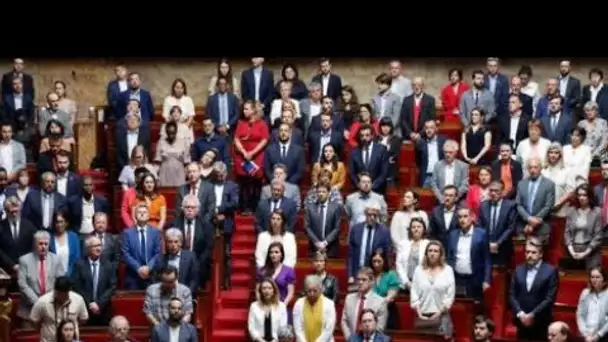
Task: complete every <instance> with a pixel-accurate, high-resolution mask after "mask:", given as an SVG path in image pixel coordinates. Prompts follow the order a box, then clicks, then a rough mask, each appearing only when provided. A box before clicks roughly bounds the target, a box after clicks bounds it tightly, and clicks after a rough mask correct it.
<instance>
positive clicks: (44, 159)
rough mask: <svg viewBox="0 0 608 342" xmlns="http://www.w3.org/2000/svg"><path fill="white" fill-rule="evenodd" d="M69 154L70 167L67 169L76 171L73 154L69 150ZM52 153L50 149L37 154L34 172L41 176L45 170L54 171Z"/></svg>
mask: <svg viewBox="0 0 608 342" xmlns="http://www.w3.org/2000/svg"><path fill="white" fill-rule="evenodd" d="M69 154H70V167H69V170H70V171H71V172H76V166H75V164H74V154H73V153H72V152H69ZM53 158H54V156H53V153H52V152H51V151H46V152H44V153H40V154H39V155H38V162H37V163H36V174H37V175H38V177H40V176H42V174H43V173H45V172H55V170H54V169H53Z"/></svg>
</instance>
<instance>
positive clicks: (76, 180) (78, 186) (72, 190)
mask: <svg viewBox="0 0 608 342" xmlns="http://www.w3.org/2000/svg"><path fill="white" fill-rule="evenodd" d="M81 190H82V182H81V181H80V176H79V175H78V174H77V173H76V172H72V171H70V172H69V173H68V186H67V191H66V192H67V193H66V195H65V197H66V198H67V199H69V198H70V197H73V196H80V193H81Z"/></svg>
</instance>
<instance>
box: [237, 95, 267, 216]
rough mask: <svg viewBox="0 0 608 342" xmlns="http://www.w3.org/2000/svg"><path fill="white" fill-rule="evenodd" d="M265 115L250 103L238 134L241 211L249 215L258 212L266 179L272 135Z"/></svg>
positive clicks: (245, 105)
mask: <svg viewBox="0 0 608 342" xmlns="http://www.w3.org/2000/svg"><path fill="white" fill-rule="evenodd" d="M261 113H262V110H261V107H260V105H259V104H258V103H257V102H255V101H246V102H245V103H244V104H243V117H242V118H241V119H240V120H239V122H238V124H237V125H236V130H235V132H234V149H235V156H234V171H235V174H236V177H237V181H238V182H239V188H240V190H241V193H240V197H241V203H240V205H241V209H242V210H243V212H244V213H246V214H251V213H252V212H254V211H255V209H256V207H257V205H258V200H259V199H260V192H261V189H262V180H263V179H264V171H263V169H262V168H263V167H264V150H265V149H266V145H267V144H268V139H269V138H270V133H269V131H268V125H267V124H266V122H264V120H262V119H261Z"/></svg>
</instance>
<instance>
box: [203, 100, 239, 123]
mask: <svg viewBox="0 0 608 342" xmlns="http://www.w3.org/2000/svg"><path fill="white" fill-rule="evenodd" d="M226 96H227V102H228V125H230V128H231V129H234V127H236V122H237V121H238V120H239V99H238V98H237V97H236V95H234V94H233V93H230V92H228V93H226ZM207 117H209V118H210V119H211V121H213V123H214V124H215V126H216V127H217V126H218V125H219V122H220V94H219V93H215V94H213V95H211V96H209V98H208V99H207Z"/></svg>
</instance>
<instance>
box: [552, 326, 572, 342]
mask: <svg viewBox="0 0 608 342" xmlns="http://www.w3.org/2000/svg"><path fill="white" fill-rule="evenodd" d="M568 336H570V327H569V326H568V324H566V323H565V322H562V321H557V322H553V323H551V324H550V325H549V328H548V329H547V341H549V342H565V341H568Z"/></svg>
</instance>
